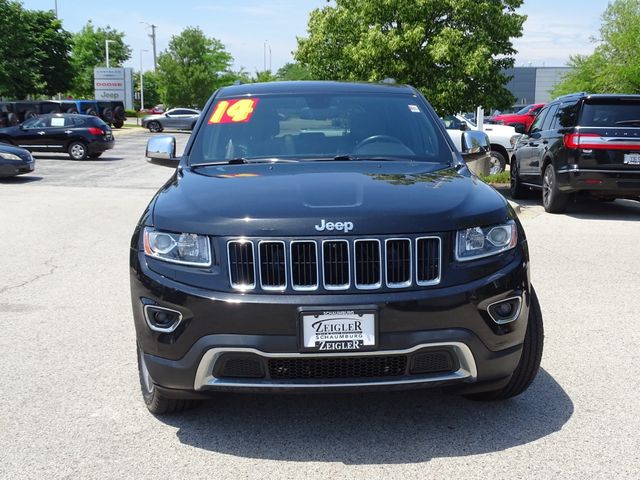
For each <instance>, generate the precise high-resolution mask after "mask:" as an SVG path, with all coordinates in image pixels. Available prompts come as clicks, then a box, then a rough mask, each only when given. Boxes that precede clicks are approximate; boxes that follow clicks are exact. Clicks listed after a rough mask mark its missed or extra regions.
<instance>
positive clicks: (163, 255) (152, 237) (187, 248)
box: [143, 227, 211, 267]
mask: <svg viewBox="0 0 640 480" xmlns="http://www.w3.org/2000/svg"><path fill="white" fill-rule="evenodd" d="M143 243H144V253H145V254H147V255H148V256H150V257H154V258H157V259H159V260H164V261H165V262H172V263H180V264H182V265H195V266H198V267H208V266H210V265H211V247H210V245H209V237H206V236H203V235H196V234H195V233H169V232H159V231H157V230H155V229H153V228H150V227H145V229H144V242H143Z"/></svg>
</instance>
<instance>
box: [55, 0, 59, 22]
mask: <svg viewBox="0 0 640 480" xmlns="http://www.w3.org/2000/svg"><path fill="white" fill-rule="evenodd" d="M54 4H55V7H56V18H58V0H55V3H54Z"/></svg>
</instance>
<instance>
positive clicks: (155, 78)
mask: <svg viewBox="0 0 640 480" xmlns="http://www.w3.org/2000/svg"><path fill="white" fill-rule="evenodd" d="M143 77H144V78H143V81H144V107H145V108H151V107H154V106H155V105H158V104H159V103H161V102H162V99H161V95H160V75H159V74H158V72H154V71H149V72H144V74H143ZM133 88H134V89H135V91H136V92H138V93H139V92H140V72H137V73H134V76H133ZM134 104H135V109H136V110H140V100H136V101H135V102H134Z"/></svg>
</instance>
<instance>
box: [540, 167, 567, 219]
mask: <svg viewBox="0 0 640 480" xmlns="http://www.w3.org/2000/svg"><path fill="white" fill-rule="evenodd" d="M542 205H543V206H544V209H545V211H547V212H549V213H562V212H564V211H565V210H566V209H567V206H568V205H569V195H567V194H565V193H562V192H561V191H560V190H559V189H558V182H557V178H556V171H555V169H554V168H553V164H551V163H550V164H548V165H547V168H545V170H544V176H543V177H542Z"/></svg>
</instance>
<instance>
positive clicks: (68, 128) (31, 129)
mask: <svg viewBox="0 0 640 480" xmlns="http://www.w3.org/2000/svg"><path fill="white" fill-rule="evenodd" d="M0 142H1V143H8V144H10V145H15V146H18V147H22V148H25V149H27V150H29V151H31V152H67V153H68V154H69V156H70V157H71V158H72V159H73V160H84V159H86V158H98V157H99V156H100V155H102V153H103V152H105V151H106V150H109V149H111V148H113V146H114V143H115V141H114V138H113V133H112V132H111V128H110V127H109V125H107V124H106V123H104V122H103V121H102V120H100V119H99V118H97V117H94V116H91V115H78V114H70V113H55V114H51V115H40V116H39V117H33V118H30V119H28V120H26V121H25V122H24V123H22V124H20V125H17V126H14V127H8V128H0Z"/></svg>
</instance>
